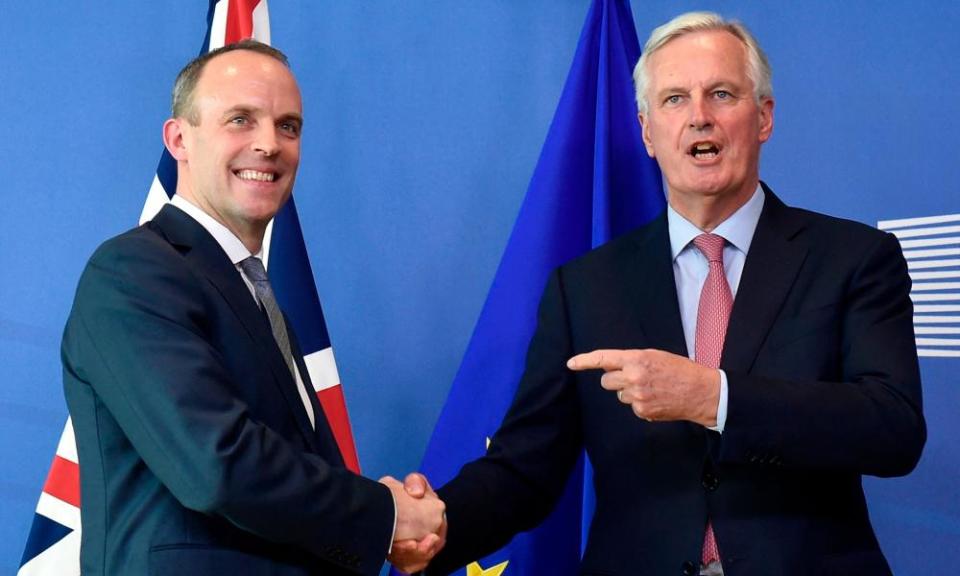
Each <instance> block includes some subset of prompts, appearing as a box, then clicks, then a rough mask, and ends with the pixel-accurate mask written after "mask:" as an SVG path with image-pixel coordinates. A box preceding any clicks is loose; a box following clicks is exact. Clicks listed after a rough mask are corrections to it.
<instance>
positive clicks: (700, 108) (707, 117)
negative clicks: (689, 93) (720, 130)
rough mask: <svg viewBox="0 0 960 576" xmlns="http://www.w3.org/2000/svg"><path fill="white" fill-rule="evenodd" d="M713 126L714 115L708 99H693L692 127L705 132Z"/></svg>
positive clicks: (691, 110) (691, 111)
mask: <svg viewBox="0 0 960 576" xmlns="http://www.w3.org/2000/svg"><path fill="white" fill-rule="evenodd" d="M712 126H713V114H712V112H711V110H710V105H709V102H707V99H706V98H701V97H696V96H695V97H693V98H692V99H691V101H690V127H691V128H693V129H694V130H705V129H707V128H710V127H712Z"/></svg>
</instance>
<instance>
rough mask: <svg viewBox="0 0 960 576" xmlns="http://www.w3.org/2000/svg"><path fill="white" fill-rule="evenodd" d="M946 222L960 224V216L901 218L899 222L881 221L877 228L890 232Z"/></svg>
mask: <svg viewBox="0 0 960 576" xmlns="http://www.w3.org/2000/svg"><path fill="white" fill-rule="evenodd" d="M944 222H960V214H943V215H941V216H923V217H920V218H900V219H899V220H881V221H879V222H877V228H880V229H881V230H889V229H890V228H903V227H906V226H920V225H923V224H943V223H944Z"/></svg>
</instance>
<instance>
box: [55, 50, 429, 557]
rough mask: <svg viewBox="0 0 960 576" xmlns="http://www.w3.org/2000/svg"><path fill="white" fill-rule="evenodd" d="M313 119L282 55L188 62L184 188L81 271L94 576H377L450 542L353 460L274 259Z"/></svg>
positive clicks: (82, 441) (73, 404) (76, 320)
mask: <svg viewBox="0 0 960 576" xmlns="http://www.w3.org/2000/svg"><path fill="white" fill-rule="evenodd" d="M301 114H302V112H301V102H300V92H299V89H298V87H297V84H296V81H295V79H294V77H293V75H292V73H291V72H290V70H289V68H288V66H287V62H286V57H285V56H284V55H283V54H282V53H280V52H278V51H277V50H275V49H273V48H270V47H269V46H265V45H263V44H259V43H256V42H253V41H248V42H243V43H240V44H236V45H232V46H228V47H226V48H223V49H220V50H217V51H214V52H211V53H209V54H207V55H204V56H201V57H200V58H198V59H197V60H195V61H193V62H191V63H190V64H188V65H187V67H185V68H184V70H183V71H182V72H181V74H180V75H179V76H178V78H177V82H176V85H175V87H174V99H173V117H172V118H171V119H170V120H168V121H167V122H166V123H165V124H164V130H163V136H164V143H165V145H166V146H167V148H168V150H169V151H170V153H171V155H172V156H173V157H174V158H175V159H176V161H177V166H178V182H177V195H176V196H175V197H174V199H173V202H172V204H171V205H167V206H165V207H164V208H163V209H162V210H161V211H160V213H159V214H158V215H157V217H156V218H154V219H153V221H151V222H148V223H147V224H145V225H144V226H141V227H139V228H137V229H135V230H132V231H130V232H127V233H126V234H123V235H121V236H119V237H116V238H114V239H112V240H109V241H107V242H106V243H104V244H103V245H102V246H101V247H100V248H99V249H98V250H97V251H96V253H95V254H94V255H93V257H92V258H91V259H90V262H89V264H88V265H87V268H86V270H85V271H84V273H83V276H82V278H81V280H80V284H79V287H78V288H77V295H76V300H75V302H74V306H73V309H72V311H71V314H70V318H69V320H68V323H67V326H66V330H65V333H64V337H63V347H62V356H63V367H64V388H65V392H66V396H67V402H68V405H69V408H70V413H71V416H72V418H73V425H74V429H75V431H76V439H77V447H78V452H79V459H80V463H81V472H80V474H81V495H82V500H83V507H82V512H81V514H82V521H83V536H82V547H81V564H82V571H83V573H84V574H85V575H87V576H95V575H109V576H113V575H119V574H155V575H161V574H178V575H183V574H204V575H206V574H271V575H280V574H290V575H301V576H305V575H308V574H325V575H326V574H365V575H373V574H377V573H378V572H379V570H380V568H381V566H382V564H383V560H384V558H385V556H386V555H387V552H388V549H389V548H390V546H391V543H392V539H393V538H397V539H412V540H414V541H419V544H420V545H421V546H422V547H423V550H427V549H428V548H429V547H430V546H432V545H435V543H436V542H437V539H438V537H437V536H436V534H433V532H435V531H436V530H437V529H438V527H439V526H440V523H441V518H442V514H443V504H442V503H441V502H440V501H439V500H436V498H434V497H432V495H431V496H428V497H426V498H424V499H420V500H418V499H415V498H412V497H411V496H410V495H408V494H407V493H406V492H405V491H404V489H403V486H402V485H401V484H400V483H399V482H397V481H396V480H392V479H384V480H382V482H381V483H378V482H375V481H373V480H369V479H366V478H363V477H360V476H358V475H355V474H353V473H351V472H350V471H349V470H347V469H346V468H345V466H344V464H343V460H342V458H341V455H340V453H339V451H338V449H337V445H336V442H335V440H334V437H333V434H332V432H331V429H330V427H329V425H328V423H327V421H326V419H325V417H324V414H323V410H322V409H321V407H320V405H319V404H318V402H317V399H316V397H315V395H314V394H313V387H312V385H311V384H310V378H309V374H308V372H307V369H306V367H305V365H304V362H303V358H302V357H301V354H300V353H299V350H298V348H297V344H296V339H295V337H294V334H293V333H292V332H290V331H289V330H287V328H286V321H285V320H284V319H283V316H282V313H281V312H280V311H279V309H278V308H277V305H276V300H275V299H274V297H273V295H272V291H271V290H270V288H269V281H268V280H267V278H266V274H265V273H264V271H263V264H262V263H261V262H260V260H259V258H260V256H261V254H262V242H263V237H264V232H265V230H266V226H267V224H268V222H269V221H270V219H271V218H273V216H274V215H275V214H276V213H277V211H278V210H279V209H280V207H281V206H282V205H283V204H284V202H286V201H287V199H288V198H289V196H290V192H291V189H292V187H293V182H294V177H295V175H296V170H297V165H298V162H299V156H300V130H301V126H302V122H303V120H302V116H301Z"/></svg>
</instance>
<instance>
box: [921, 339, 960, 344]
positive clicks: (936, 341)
mask: <svg viewBox="0 0 960 576" xmlns="http://www.w3.org/2000/svg"><path fill="white" fill-rule="evenodd" d="M917 346H960V338H917Z"/></svg>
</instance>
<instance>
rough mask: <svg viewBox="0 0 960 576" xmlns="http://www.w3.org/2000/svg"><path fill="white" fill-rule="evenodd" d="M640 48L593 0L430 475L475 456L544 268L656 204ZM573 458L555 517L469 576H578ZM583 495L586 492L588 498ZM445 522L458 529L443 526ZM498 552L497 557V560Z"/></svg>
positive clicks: (619, 15) (513, 364)
mask: <svg viewBox="0 0 960 576" xmlns="http://www.w3.org/2000/svg"><path fill="white" fill-rule="evenodd" d="M639 56H640V47H639V44H638V42H637V35H636V29H635V28H634V24H633V16H632V14H631V11H630V6H629V3H628V2H627V1H626V0H594V2H593V3H592V5H591V7H590V11H589V13H588V15H587V19H586V23H585V24H584V26H583V30H582V32H581V35H580V40H579V43H578V46H577V50H576V54H575V55H574V59H573V64H572V66H571V69H570V72H569V74H568V76H567V80H566V84H565V86H564V89H563V93H562V95H561V97H560V103H559V104H558V106H557V110H556V112H555V114H554V118H553V122H552V124H551V126H550V130H549V132H548V134H547V137H546V141H545V142H544V145H543V149H542V151H541V154H540V158H539V160H538V162H537V166H536V168H535V170H534V173H533V177H532V178H531V181H530V185H529V188H528V189H527V194H526V197H525V199H524V202H523V205H522V206H521V209H520V213H519V215H518V216H517V220H516V222H515V224H514V228H513V231H512V233H511V236H510V239H509V242H508V244H507V247H506V249H505V251H504V254H503V257H502V259H501V261H500V266H499V268H498V270H497V273H496V276H495V277H494V280H493V285H492V286H491V288H490V292H489V294H488V295H487V300H486V302H485V304H484V306H483V309H482V311H481V313H480V317H479V319H478V320H477V324H476V327H475V329H474V332H473V336H472V338H471V340H470V343H469V345H468V347H467V351H466V352H465V354H464V357H463V361H462V363H461V365H460V369H459V371H458V373H457V375H456V378H455V379H454V381H453V384H452V386H451V389H450V393H449V396H448V397H447V401H446V404H445V406H444V408H443V410H442V412H441V414H440V418H439V420H438V422H437V425H436V428H435V429H434V431H433V436H432V438H431V440H430V443H429V444H428V447H427V451H426V454H425V457H424V460H423V465H422V471H423V472H424V473H425V474H426V475H427V477H428V478H429V479H430V480H431V482H432V483H433V484H434V485H441V484H443V483H445V482H446V481H448V480H450V479H451V478H452V477H453V476H454V475H455V474H456V473H457V471H458V470H459V468H460V466H462V465H463V464H464V463H466V462H468V461H470V460H473V459H475V458H477V457H479V456H481V455H482V454H483V453H484V451H485V448H486V439H487V438H488V437H489V436H492V435H493V433H494V431H495V430H496V429H497V427H498V426H499V424H500V422H501V420H502V418H503V416H504V414H505V412H506V410H507V408H508V406H509V403H510V401H511V399H512V398H513V395H514V392H515V390H516V387H517V383H518V381H519V379H520V376H521V373H522V371H523V366H524V358H525V353H526V348H527V344H528V342H529V340H530V338H531V336H532V335H533V331H534V328H535V323H536V311H537V306H538V303H539V299H540V295H541V292H542V291H543V288H544V286H545V285H546V280H547V277H548V275H549V273H550V271H551V270H552V269H553V268H555V267H557V266H558V265H560V264H562V263H564V262H566V261H567V260H570V259H571V258H574V257H576V256H579V255H581V254H584V253H585V252H587V251H589V250H590V249H592V248H594V247H596V246H599V245H600V244H603V243H604V242H606V241H608V240H610V239H612V238H614V237H616V236H617V235H619V234H621V233H623V232H626V231H627V230H630V229H631V228H634V227H636V226H639V225H641V224H643V223H646V222H648V221H649V220H651V219H652V218H653V217H654V216H655V215H657V214H659V213H660V212H661V211H662V210H663V208H664V206H665V203H664V196H663V190H662V184H661V176H660V172H659V169H658V168H657V166H656V164H655V163H654V162H653V161H652V160H651V159H650V158H649V157H648V156H647V155H646V152H645V150H644V147H643V142H642V139H641V133H640V129H639V125H638V123H637V120H636V115H637V107H636V102H635V99H634V92H633V83H632V78H631V71H632V68H633V65H634V64H635V63H636V61H637V59H638V58H639ZM583 478H584V477H583V472H582V467H578V469H577V471H576V473H575V474H574V475H573V476H572V477H571V479H570V481H569V485H568V486H567V490H566V492H565V494H564V496H563V497H562V499H561V501H560V502H559V503H558V505H557V507H556V509H555V510H554V512H553V513H552V515H551V516H550V517H549V518H548V519H547V520H546V521H545V522H544V523H543V524H541V526H540V527H539V528H537V529H535V530H532V531H530V532H527V533H524V534H521V535H518V536H517V537H516V538H514V540H513V542H512V543H511V544H509V545H508V547H507V548H505V549H504V550H501V551H500V552H497V553H496V554H494V555H492V556H490V557H488V558H485V559H482V560H481V559H478V560H480V562H479V564H472V565H471V566H469V567H468V569H467V574H468V575H469V576H475V575H480V574H494V573H497V574H499V573H502V574H503V575H504V576H527V575H529V576H535V575H536V576H539V575H542V574H551V575H554V576H558V575H561V576H562V575H565V574H571V575H572V574H577V573H578V565H579V560H580V551H581V545H582V542H581V540H582V536H581V526H582V525H581V523H582V522H584V523H586V522H589V518H590V515H591V514H592V508H590V509H587V510H585V509H584V503H585V500H584V494H585V493H586V494H588V495H589V494H592V492H591V491H590V490H591V489H590V487H589V484H590V481H589V480H588V481H587V482H586V488H587V490H586V491H585V490H584V488H585V482H584V479H583ZM587 500H589V496H588V498H587ZM451 528H452V529H455V528H453V527H451ZM503 562H507V564H506V566H505V567H504V566H502V563H503Z"/></svg>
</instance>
